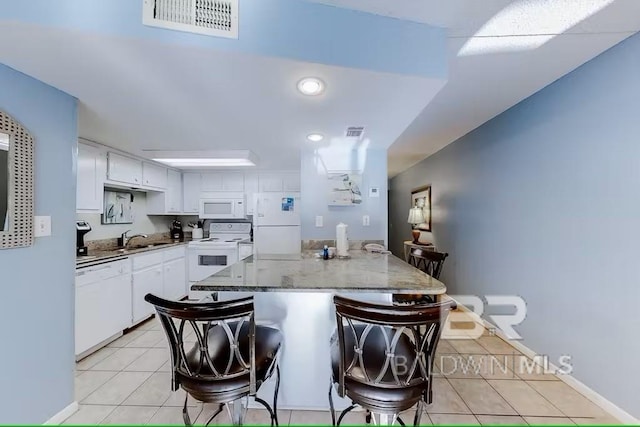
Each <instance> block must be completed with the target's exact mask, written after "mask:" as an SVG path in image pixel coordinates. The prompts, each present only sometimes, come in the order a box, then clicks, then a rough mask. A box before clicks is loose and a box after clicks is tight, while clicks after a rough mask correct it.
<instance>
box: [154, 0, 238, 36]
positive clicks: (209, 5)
mask: <svg viewBox="0 0 640 427" xmlns="http://www.w3.org/2000/svg"><path fill="white" fill-rule="evenodd" d="M142 23H143V24H144V25H148V26H151V27H159V28H167V29H169V30H176V31H186V32H188V33H197V34H205V35H208V36H216V37H227V38H230V39H237V38H238V0H143V3H142Z"/></svg>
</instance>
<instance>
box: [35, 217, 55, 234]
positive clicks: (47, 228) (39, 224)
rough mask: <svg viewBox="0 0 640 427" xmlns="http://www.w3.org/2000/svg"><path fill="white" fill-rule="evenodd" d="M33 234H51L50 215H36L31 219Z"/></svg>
mask: <svg viewBox="0 0 640 427" xmlns="http://www.w3.org/2000/svg"><path fill="white" fill-rule="evenodd" d="M33 228H34V230H33V235H34V236H35V237H45V236H51V217H50V216H36V217H35V218H34V219H33Z"/></svg>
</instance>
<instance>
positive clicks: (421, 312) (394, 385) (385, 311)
mask: <svg viewBox="0 0 640 427" xmlns="http://www.w3.org/2000/svg"><path fill="white" fill-rule="evenodd" d="M333 301H334V304H335V307H336V319H337V326H338V327H337V332H336V333H334V335H333V337H332V340H331V365H332V380H331V387H330V389H329V405H330V407H331V416H332V422H333V425H334V426H335V425H338V426H339V425H340V423H341V422H342V419H343V418H344V416H345V415H346V414H347V413H348V412H349V411H351V410H352V409H354V408H355V406H356V405H360V406H362V407H363V408H365V409H366V410H367V411H368V412H370V413H371V414H373V416H374V417H378V419H376V420H375V421H376V424H380V425H385V424H386V425H391V424H393V423H394V422H395V421H396V420H397V421H398V422H399V423H400V424H402V425H404V422H403V421H402V419H400V418H399V414H400V413H401V412H402V411H406V410H408V409H410V408H412V407H413V406H414V405H417V408H416V413H415V416H414V421H413V424H414V425H419V424H420V417H421V416H422V410H423V405H424V404H429V403H431V402H432V400H433V392H432V372H433V362H434V357H435V351H436V347H437V345H438V341H439V340H440V334H441V332H442V327H443V326H444V323H445V321H446V318H447V315H448V314H449V311H451V310H452V309H455V308H456V304H455V302H453V301H451V300H449V301H445V302H441V303H437V304H427V305H422V304H415V305H410V306H404V307H400V306H393V305H381V304H372V303H366V302H361V301H355V300H351V299H347V298H344V297H340V296H337V295H336V296H334V298H333ZM334 384H335V385H336V386H337V392H338V395H339V396H340V397H346V398H349V399H351V401H352V405H351V406H349V407H348V408H347V409H345V410H344V411H342V413H341V414H340V416H339V418H338V420H337V423H336V419H335V412H334V408H333V398H332V391H333V390H332V389H333V387H334ZM367 419H368V421H369V416H367Z"/></svg>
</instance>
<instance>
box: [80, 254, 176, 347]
mask: <svg viewBox="0 0 640 427" xmlns="http://www.w3.org/2000/svg"><path fill="white" fill-rule="evenodd" d="M185 249H186V246H174V247H170V248H166V249H158V250H153V251H150V252H146V253H142V254H138V255H133V256H131V257H130V258H127V259H121V260H118V261H112V262H105V263H103V264H98V265H94V266H91V267H83V268H79V269H77V270H76V310H75V351H76V356H81V357H84V356H85V355H86V354H88V353H89V350H94V351H95V350H97V349H98V348H99V347H100V346H99V344H101V343H102V345H104V344H105V343H106V342H108V341H107V340H108V339H109V338H111V337H114V336H117V335H118V334H119V333H121V332H122V331H123V330H125V329H127V328H130V327H131V326H133V325H135V324H137V323H140V322H141V321H143V320H145V319H147V318H148V317H150V316H151V315H152V314H154V308H153V306H152V305H151V304H149V303H148V302H146V301H145V300H144V297H145V295H147V294H148V293H152V294H154V295H157V296H160V297H162V298H166V299H172V300H179V299H181V298H182V297H184V296H186V295H187V293H188V289H187V264H186V262H187V260H186V257H185V254H186V252H185Z"/></svg>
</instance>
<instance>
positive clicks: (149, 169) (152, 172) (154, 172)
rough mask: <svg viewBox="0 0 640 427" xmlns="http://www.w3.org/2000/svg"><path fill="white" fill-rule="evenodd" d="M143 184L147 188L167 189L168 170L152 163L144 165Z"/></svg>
mask: <svg viewBox="0 0 640 427" xmlns="http://www.w3.org/2000/svg"><path fill="white" fill-rule="evenodd" d="M142 183H143V184H144V185H145V186H146V187H155V188H167V168H163V167H162V166H158V165H154V164H151V163H146V162H145V163H143V164H142Z"/></svg>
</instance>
